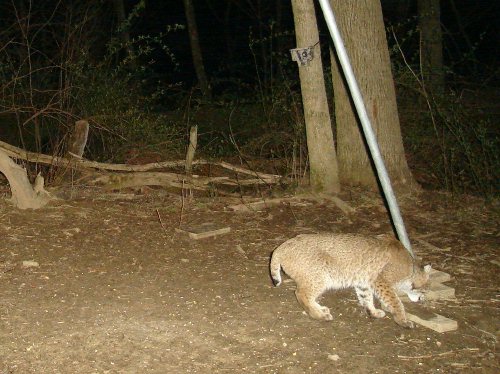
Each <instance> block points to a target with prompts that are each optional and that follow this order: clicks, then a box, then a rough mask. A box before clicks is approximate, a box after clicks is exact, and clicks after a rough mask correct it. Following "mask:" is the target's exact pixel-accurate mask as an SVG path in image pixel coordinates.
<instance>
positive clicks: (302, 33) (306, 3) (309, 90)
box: [292, 0, 340, 193]
mask: <svg viewBox="0 0 500 374" xmlns="http://www.w3.org/2000/svg"><path fill="white" fill-rule="evenodd" d="M292 9H293V18H294V22H295V34H296V38H297V47H298V48H305V47H309V46H315V47H314V59H313V60H312V61H311V62H309V64H308V65H304V66H300V65H299V66H300V67H299V75H300V87H301V91H302V102H303V105H304V118H305V122H306V134H307V148H308V153H309V163H310V180H311V187H312V189H313V190H314V191H322V192H326V193H337V192H339V191H340V183H339V179H338V169H337V158H336V156H335V146H334V142H333V132H332V123H331V119H330V112H329V109H328V102H327V98H326V89H325V81H324V76H323V63H322V61H321V51H320V45H319V43H318V42H319V34H318V27H317V23H316V14H315V10H314V3H313V1H312V0H292Z"/></svg>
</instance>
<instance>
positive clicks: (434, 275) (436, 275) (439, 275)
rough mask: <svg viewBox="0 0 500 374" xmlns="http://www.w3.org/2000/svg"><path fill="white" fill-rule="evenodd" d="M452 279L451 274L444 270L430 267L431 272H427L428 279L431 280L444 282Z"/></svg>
mask: <svg viewBox="0 0 500 374" xmlns="http://www.w3.org/2000/svg"><path fill="white" fill-rule="evenodd" d="M452 279H453V278H452V276H451V275H450V274H448V273H445V272H444V271H440V270H436V269H431V272H430V273H429V280H430V281H431V282H437V283H444V282H449V281H451V280H452Z"/></svg>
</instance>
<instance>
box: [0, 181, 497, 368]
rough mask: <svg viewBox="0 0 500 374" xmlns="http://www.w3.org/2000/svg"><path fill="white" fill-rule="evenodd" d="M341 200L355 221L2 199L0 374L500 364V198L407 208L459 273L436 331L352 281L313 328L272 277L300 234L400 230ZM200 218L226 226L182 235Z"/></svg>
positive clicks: (165, 204) (441, 198) (160, 200)
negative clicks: (34, 204)
mask: <svg viewBox="0 0 500 374" xmlns="http://www.w3.org/2000/svg"><path fill="white" fill-rule="evenodd" d="M4 191H6V190H4ZM4 195H5V194H4ZM342 198H343V199H344V200H345V201H346V202H347V203H348V204H349V205H350V206H352V207H353V208H355V212H354V213H352V214H350V216H349V217H348V216H346V215H345V214H344V213H342V211H341V210H339V209H338V208H337V207H336V206H335V205H333V204H332V203H328V202H318V201H312V200H298V201H292V202H291V203H284V204H281V205H278V206H273V207H269V208H266V209H264V210H262V211H258V212H250V213H235V212H232V211H231V210H229V209H227V206H228V205H229V204H231V203H234V202H235V201H234V200H229V199H227V198H203V197H195V198H194V199H192V200H190V201H188V200H184V201H183V200H182V199H181V198H180V196H177V195H175V194H168V193H166V192H161V191H152V192H149V193H148V194H145V195H135V194H123V193H122V194H118V193H117V194H107V193H104V192H102V191H99V190H89V189H81V190H79V189H74V190H71V191H68V192H67V199H65V200H60V201H57V202H55V203H53V204H51V205H50V206H49V207H46V208H43V209H40V210H37V211H19V210H15V209H13V208H12V207H11V206H10V205H9V204H8V203H7V202H5V201H4V200H3V199H2V200H1V201H0V373H2V374H6V373H16V374H17V373H226V372H228V373H242V372H248V373H499V372H500V364H499V360H498V357H497V353H496V345H497V340H498V337H499V332H500V330H499V328H500V323H499V307H500V305H499V301H500V297H499V295H500V289H499V285H500V282H499V278H500V277H499V273H500V267H499V266H500V259H499V256H498V249H499V240H500V239H499V237H500V233H499V226H498V222H499V215H498V211H499V209H498V204H496V203H493V204H492V203H489V204H487V203H485V202H484V201H482V200H479V199H475V198H462V197H461V198H459V199H456V200H452V199H451V197H450V196H449V195H446V194H442V193H431V192H425V193H423V194H421V195H419V196H414V197H407V198H405V199H403V201H401V210H402V213H403V215H404V217H405V221H406V225H407V228H408V231H409V233H410V236H411V239H412V241H413V243H414V249H415V251H416V252H417V253H418V254H419V255H420V256H422V257H423V258H424V262H430V263H431V264H432V265H433V267H434V268H437V269H440V270H443V271H446V272H448V273H450V274H451V275H452V276H453V277H454V279H453V280H452V281H451V282H450V283H449V284H450V285H451V286H453V287H455V290H456V296H457V299H456V300H451V301H438V302H426V303H425V307H426V308H427V309H429V310H431V311H433V312H436V313H439V314H442V315H444V316H447V317H449V318H452V319H454V320H456V321H458V326H459V328H458V330H457V331H453V332H447V333H443V334H440V333H437V332H434V331H432V330H429V329H426V328H424V327H421V326H417V328H415V329H413V330H408V329H403V328H401V327H400V326H398V325H396V324H395V323H394V321H393V320H392V319H391V318H389V317H386V318H384V319H381V320H374V319H372V318H370V317H369V316H367V314H366V313H365V312H364V311H363V310H362V309H361V307H360V306H359V305H358V304H357V301H356V297H355V294H354V292H353V291H352V290H345V291H340V292H336V293H329V294H327V295H326V296H325V297H324V300H323V303H324V304H325V305H327V306H329V307H330V308H331V310H332V314H333V315H334V321H332V322H318V321H315V320H312V319H310V318H309V317H307V316H306V315H304V313H303V312H302V310H301V308H300V307H299V305H298V303H297V302H296V300H295V296H294V293H293V289H294V284H293V282H285V284H284V285H282V286H281V287H279V288H274V287H273V286H272V283H271V281H270V278H269V274H268V261H269V255H270V253H271V252H272V250H273V249H274V248H275V247H276V246H277V245H279V244H280V243H282V242H283V241H285V240H286V239H288V238H291V237H293V236H295V235H296V234H299V233H305V232H319V231H333V232H361V233H365V234H374V235H375V234H380V233H385V232H389V231H390V230H391V226H390V223H389V220H388V217H387V213H386V210H385V208H384V205H383V203H382V201H381V200H380V198H378V197H377V195H376V194H369V193H367V192H361V191H357V190H351V191H346V192H344V194H343V195H342ZM495 204H496V205H495ZM206 222H212V223H213V224H214V225H217V226H219V227H230V228H231V231H230V232H229V233H227V234H224V235H220V236H218V237H216V238H206V239H202V240H193V239H190V238H189V237H188V236H187V235H185V234H182V233H178V232H176V231H175V228H177V227H179V224H180V223H181V224H182V225H192V224H201V223H206ZM417 239H420V241H419V240H417ZM23 261H36V262H37V263H38V265H39V266H29V265H30V263H26V264H25V265H28V266H23ZM31 265H36V264H31Z"/></svg>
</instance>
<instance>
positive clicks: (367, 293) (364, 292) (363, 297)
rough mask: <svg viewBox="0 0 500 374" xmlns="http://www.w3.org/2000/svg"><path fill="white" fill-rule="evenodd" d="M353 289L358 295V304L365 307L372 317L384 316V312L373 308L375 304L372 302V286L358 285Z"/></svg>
mask: <svg viewBox="0 0 500 374" xmlns="http://www.w3.org/2000/svg"><path fill="white" fill-rule="evenodd" d="M354 289H355V290H356V296H357V297H358V301H359V304H360V305H361V306H362V307H364V308H366V309H367V310H368V312H369V313H370V315H371V316H372V317H375V318H384V317H385V312H384V311H383V310H380V309H377V308H375V305H374V304H373V288H371V287H364V286H363V287H361V286H358V287H355V288H354Z"/></svg>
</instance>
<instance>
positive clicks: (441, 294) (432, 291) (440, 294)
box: [424, 282, 455, 300]
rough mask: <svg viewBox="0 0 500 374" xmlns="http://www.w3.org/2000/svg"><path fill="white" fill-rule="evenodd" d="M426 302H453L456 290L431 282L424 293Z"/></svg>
mask: <svg viewBox="0 0 500 374" xmlns="http://www.w3.org/2000/svg"><path fill="white" fill-rule="evenodd" d="M424 298H425V300H453V299H455V289H454V288H453V287H449V286H447V285H445V284H442V283H437V282H431V283H430V284H429V286H428V289H427V290H425V291H424Z"/></svg>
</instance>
